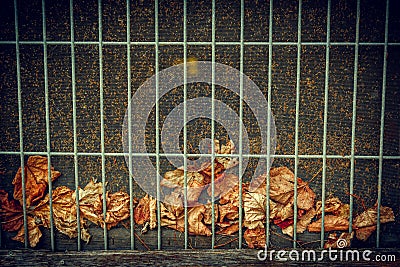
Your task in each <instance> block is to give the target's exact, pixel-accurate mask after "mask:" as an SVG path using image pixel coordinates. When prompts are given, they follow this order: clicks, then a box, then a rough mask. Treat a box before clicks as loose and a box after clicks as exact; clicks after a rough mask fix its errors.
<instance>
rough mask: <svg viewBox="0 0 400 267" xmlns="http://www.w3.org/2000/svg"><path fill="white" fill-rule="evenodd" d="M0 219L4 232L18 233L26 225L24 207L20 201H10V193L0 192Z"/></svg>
mask: <svg viewBox="0 0 400 267" xmlns="http://www.w3.org/2000/svg"><path fill="white" fill-rule="evenodd" d="M0 204H1V208H0V219H1V225H2V228H3V230H4V231H9V232H12V231H18V230H19V229H20V228H21V227H22V226H23V224H24V216H23V214H22V207H21V205H20V204H19V202H18V201H16V200H14V199H12V200H9V199H8V193H7V192H6V191H4V190H0Z"/></svg>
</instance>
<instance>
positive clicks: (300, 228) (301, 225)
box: [282, 208, 316, 237]
mask: <svg viewBox="0 0 400 267" xmlns="http://www.w3.org/2000/svg"><path fill="white" fill-rule="evenodd" d="M315 214H316V212H315V209H314V208H311V209H310V210H308V211H307V212H306V213H305V214H304V215H303V216H301V217H300V218H299V219H298V221H297V224H296V226H297V229H296V233H298V234H299V233H304V231H305V230H307V226H308V225H309V224H310V223H311V220H312V219H313V218H314V216H315ZM293 228H294V225H293V224H292V225H289V226H288V227H286V228H284V229H282V232H283V233H284V234H287V235H289V236H291V237H293Z"/></svg>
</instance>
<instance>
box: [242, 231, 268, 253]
mask: <svg viewBox="0 0 400 267" xmlns="http://www.w3.org/2000/svg"><path fill="white" fill-rule="evenodd" d="M243 237H244V239H245V240H246V243H247V245H248V246H249V248H265V229H264V228H255V229H247V230H246V231H245V232H244V235H243Z"/></svg>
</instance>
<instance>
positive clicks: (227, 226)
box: [217, 221, 239, 235]
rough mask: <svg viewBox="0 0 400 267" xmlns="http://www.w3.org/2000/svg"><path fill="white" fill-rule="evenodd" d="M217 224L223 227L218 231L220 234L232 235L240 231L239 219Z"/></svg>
mask: <svg viewBox="0 0 400 267" xmlns="http://www.w3.org/2000/svg"><path fill="white" fill-rule="evenodd" d="M217 225H218V226H219V227H220V228H221V229H220V230H219V231H218V232H217V234H218V235H232V234H234V233H236V232H237V231H239V221H229V222H223V223H217Z"/></svg>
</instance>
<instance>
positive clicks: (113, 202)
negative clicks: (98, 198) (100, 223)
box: [105, 191, 154, 230]
mask: <svg viewBox="0 0 400 267" xmlns="http://www.w3.org/2000/svg"><path fill="white" fill-rule="evenodd" d="M106 199H107V212H106V220H105V223H106V225H107V229H108V230H110V229H111V227H114V226H116V225H117V224H118V223H119V222H121V221H123V220H125V219H128V218H129V195H128V194H127V193H125V192H121V191H120V192H116V193H110V192H107V194H106ZM150 209H151V207H150ZM150 221H151V220H150ZM151 226H152V224H151V223H150V228H151ZM153 228H154V227H153Z"/></svg>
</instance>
